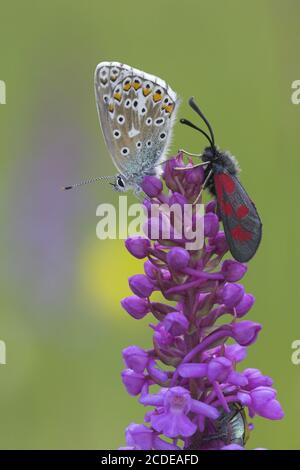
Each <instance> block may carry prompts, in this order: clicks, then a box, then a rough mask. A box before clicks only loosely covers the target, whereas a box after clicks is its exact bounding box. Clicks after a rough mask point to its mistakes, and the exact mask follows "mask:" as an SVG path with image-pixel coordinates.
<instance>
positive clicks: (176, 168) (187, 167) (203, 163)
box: [174, 162, 209, 171]
mask: <svg viewBox="0 0 300 470" xmlns="http://www.w3.org/2000/svg"><path fill="white" fill-rule="evenodd" d="M208 164H209V162H201V163H197V164H196V165H192V166H185V167H182V166H181V167H175V168H174V170H184V171H186V170H193V169H194V168H197V167H198V166H204V165H208Z"/></svg>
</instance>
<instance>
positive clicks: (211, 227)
mask: <svg viewBox="0 0 300 470" xmlns="http://www.w3.org/2000/svg"><path fill="white" fill-rule="evenodd" d="M218 231H219V219H218V217H217V216H216V214H214V213H213V212H209V213H208V214H205V215H204V236H205V237H210V238H213V237H215V236H216V235H217V233H218Z"/></svg>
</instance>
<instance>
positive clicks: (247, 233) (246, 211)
mask: <svg viewBox="0 0 300 470" xmlns="http://www.w3.org/2000/svg"><path fill="white" fill-rule="evenodd" d="M189 104H190V106H191V108H192V109H193V110H194V111H195V112H196V113H197V114H198V115H199V116H200V117H201V118H202V120H203V121H204V123H205V124H206V126H207V129H208V133H207V132H206V131H204V130H203V129H201V128H199V127H197V126H196V125H194V124H193V123H192V122H190V121H188V120H187V119H181V120H180V122H181V123H182V124H186V125H188V126H190V127H192V128H193V129H196V130H198V131H199V132H201V133H202V134H203V135H204V136H205V137H206V139H207V140H208V141H209V144H210V145H209V146H208V147H206V148H205V149H204V152H203V153H202V154H200V155H199V156H200V158H201V160H202V163H200V164H198V165H195V167H196V166H199V165H204V167H205V170H204V174H205V179H204V183H203V189H204V188H207V189H208V190H209V191H210V193H211V194H212V195H214V196H215V197H216V199H217V207H218V211H219V214H220V218H221V220H222V223H223V227H224V232H225V236H226V240H227V243H228V246H229V249H230V252H231V254H232V256H233V257H234V258H235V259H236V260H237V261H240V262H246V261H249V260H250V259H251V258H252V257H253V256H254V255H255V253H256V251H257V249H258V247H259V244H260V241H261V237H262V223H261V220H260V217H259V215H258V212H257V209H256V207H255V205H254V203H253V202H252V200H251V199H250V197H249V195H248V193H247V192H246V190H245V188H244V187H243V185H242V183H241V182H240V180H239V178H238V173H239V167H238V163H237V161H236V159H235V157H233V156H232V155H231V154H230V153H229V152H225V151H223V150H220V149H219V148H218V147H217V146H216V144H215V137H214V132H213V130H212V127H211V125H210V123H209V121H208V120H207V118H206V117H205V116H204V114H203V113H202V111H201V110H200V108H199V106H198V105H197V104H196V102H195V101H194V99H193V98H190V100H189ZM187 153H188V152H187ZM191 155H193V154H191Z"/></svg>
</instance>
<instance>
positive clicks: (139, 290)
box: [129, 274, 154, 298]
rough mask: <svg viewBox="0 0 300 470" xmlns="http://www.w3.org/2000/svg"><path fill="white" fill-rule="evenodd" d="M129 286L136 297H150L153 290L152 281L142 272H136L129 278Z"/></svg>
mask: <svg viewBox="0 0 300 470" xmlns="http://www.w3.org/2000/svg"><path fill="white" fill-rule="evenodd" d="M129 286H130V288H131V290H132V292H133V293H134V294H136V295H137V296H138V297H142V298H145V297H150V295H151V294H152V292H153V289H154V286H153V283H152V282H151V281H150V280H149V279H148V278H147V276H145V275H144V274H136V275H135V276H132V277H130V278H129Z"/></svg>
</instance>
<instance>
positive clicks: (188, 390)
mask: <svg viewBox="0 0 300 470" xmlns="http://www.w3.org/2000/svg"><path fill="white" fill-rule="evenodd" d="M184 167H185V164H184V160H183V155H182V154H179V155H178V156H177V157H175V158H173V159H171V160H168V162H167V163H166V164H165V168H164V172H163V179H164V182H165V186H166V189H165V190H164V189H163V184H162V182H161V181H160V180H159V179H158V178H156V177H153V176H148V177H146V178H145V179H144V181H143V184H142V185H143V190H144V191H145V193H146V194H147V198H146V199H145V201H144V207H145V208H146V211H145V213H146V222H145V225H144V229H145V233H147V236H146V237H132V238H129V239H128V240H127V241H126V247H127V249H128V251H129V252H130V253H131V254H132V255H133V256H134V257H135V258H139V259H144V258H146V259H145V262H144V274H136V275H134V276H132V277H130V278H129V285H130V288H131V290H132V292H133V293H134V294H135V295H133V296H131V297H126V298H125V299H123V300H122V302H121V304H122V306H123V308H124V309H125V310H126V311H127V312H128V313H129V314H130V315H131V316H132V317H133V318H135V319H137V320H139V319H141V318H143V317H145V316H146V315H151V320H149V326H150V328H151V329H152V331H153V337H152V343H150V345H148V346H147V347H145V348H144V349H142V348H141V347H139V346H129V347H128V348H125V349H124V350H123V359H124V363H125V370H123V372H122V381H123V384H124V385H125V387H126V390H127V392H128V393H129V395H131V396H133V397H135V399H136V400H137V401H138V403H139V404H140V406H143V407H151V408H147V409H146V410H145V414H144V423H143V424H135V423H132V424H130V425H129V426H128V428H127V429H126V447H121V448H120V449H127V450H154V451H158V450H163V451H170V450H181V449H188V450H189V451H191V450H243V449H244V446H245V444H246V442H245V440H246V435H248V434H249V433H248V431H249V432H250V433H253V432H255V429H256V427H255V428H254V426H253V424H252V423H249V422H248V418H247V419H246V416H249V417H250V418H251V420H252V418H255V416H256V415H259V416H261V417H264V418H266V419H271V420H277V419H281V418H282V417H283V411H282V408H281V405H280V403H279V401H278V399H277V396H276V391H275V389H273V388H272V386H273V380H272V379H271V378H270V377H269V376H266V375H263V374H262V373H261V372H260V371H259V370H258V369H255V368H246V369H244V370H243V366H242V363H243V361H244V360H245V358H246V355H247V349H248V348H247V347H248V346H250V345H252V344H253V343H255V341H256V339H257V336H258V333H259V332H260V330H261V325H260V324H258V323H255V322H253V321H250V320H246V319H244V317H245V315H246V314H248V312H250V311H251V308H252V307H253V305H254V302H255V298H254V296H253V295H252V294H250V293H245V289H244V287H243V285H241V284H237V283H238V282H240V280H241V279H242V278H243V277H244V276H245V274H246V272H247V266H246V265H245V264H242V263H239V262H237V261H235V260H232V259H226V260H224V259H223V257H224V255H225V254H226V253H227V251H228V245H227V241H226V237H225V234H224V232H223V231H221V230H220V225H221V220H220V217H219V212H218V210H217V204H216V200H215V198H214V199H213V200H211V201H210V202H208V204H206V205H205V210H204V212H203V211H199V206H198V205H195V204H192V207H191V212H190V213H189V214H188V217H187V219H186V218H185V217H183V218H182V220H181V218H180V217H179V215H178V214H179V212H181V213H182V214H184V213H185V210H186V204H190V203H193V202H194V201H195V200H196V198H198V201H199V203H201V195H199V192H200V190H201V185H202V184H203V181H204V171H203V168H202V167H198V168H192V163H189V167H188V169H186V170H179V169H178V168H184ZM154 204H155V205H159V206H160V211H159V212H157V215H155V214H154V213H153V211H151V210H150V209H151V208H153V205H154ZM173 204H177V209H178V211H177V213H175V212H174V213H172V211H170V214H171V215H170V214H169V215H168V212H169V211H168V210H166V208H167V209H168V206H169V207H170V206H171V205H173ZM162 205H163V206H162ZM203 214H204V215H203ZM198 222H200V225H199V227H203V226H204V240H203V244H202V243H200V245H201V247H200V245H199V248H198V245H197V246H195V245H193V244H191V243H188V242H190V241H191V240H193V238H192V237H190V235H193V234H194V232H193V230H194V227H196V226H197V223H198ZM151 228H152V229H153V232H152V231H151V230H150V229H151ZM165 233H167V234H168V236H167V237H165ZM178 234H179V236H177V235H178ZM201 241H202V240H201ZM191 245H192V246H191ZM157 292H158V293H160V295H161V297H162V298H163V299H165V300H162V299H161V300H160V301H155V300H154V298H153V294H154V293H155V294H156V293H157ZM241 318H243V319H241ZM229 342H230V344H228V343H229ZM244 408H245V409H246V410H245V411H244ZM239 414H241V415H242V417H243V419H242V420H239V422H240V423H241V426H243V425H244V428H245V429H244V430H243V429H241V428H240V427H239V429H238V431H237V430H236V426H234V425H233V423H232V419H233V418H232V416H234V417H235V416H237V417H238V415H239ZM240 417H241V416H240ZM244 419H245V420H246V421H244ZM226 422H227V424H226ZM224 423H225V424H224ZM242 423H244V424H242ZM257 426H259V423H257ZM241 431H244V432H241ZM246 431H247V432H246ZM241 435H243V436H244V437H241ZM170 439H171V440H172V441H171V442H169V441H170Z"/></svg>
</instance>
